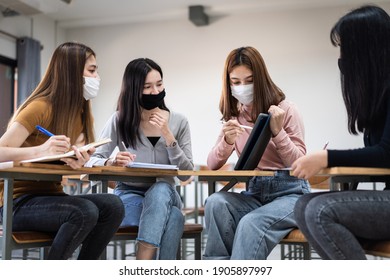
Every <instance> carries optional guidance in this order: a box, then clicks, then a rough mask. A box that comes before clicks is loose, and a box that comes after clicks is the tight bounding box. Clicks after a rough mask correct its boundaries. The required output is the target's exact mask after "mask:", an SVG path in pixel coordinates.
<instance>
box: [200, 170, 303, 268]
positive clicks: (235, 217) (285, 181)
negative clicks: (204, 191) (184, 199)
mask: <svg viewBox="0 0 390 280" xmlns="http://www.w3.org/2000/svg"><path fill="white" fill-rule="evenodd" d="M308 192H310V186H309V184H308V182H307V181H306V180H301V179H297V178H295V177H290V176H289V175H288V173H285V172H278V173H276V175H275V177H254V178H253V179H252V180H251V181H250V182H249V186H248V191H244V192H242V193H234V192H218V193H214V194H213V195H211V196H210V197H208V198H207V200H206V204H205V221H206V230H207V233H208V238H207V244H206V249H205V253H204V259H235V260H243V259H249V260H255V259H258V260H260V259H266V258H267V256H268V255H269V253H270V252H271V251H272V249H273V248H274V247H275V246H276V245H277V244H278V243H279V242H280V240H281V239H283V238H284V237H285V236H286V235H287V234H288V233H289V232H290V231H291V230H292V229H293V228H294V227H296V224H295V220H294V213H293V209H294V205H295V202H296V201H297V200H298V198H299V197H300V196H302V195H303V194H304V193H308Z"/></svg>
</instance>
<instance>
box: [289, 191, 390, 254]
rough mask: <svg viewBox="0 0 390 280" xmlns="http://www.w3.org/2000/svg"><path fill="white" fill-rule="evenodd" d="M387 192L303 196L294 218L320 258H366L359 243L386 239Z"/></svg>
mask: <svg viewBox="0 0 390 280" xmlns="http://www.w3.org/2000/svg"><path fill="white" fill-rule="evenodd" d="M389 217H390V191H359V190H356V191H342V192H321V193H312V194H308V195H304V196H303V197H301V198H300V199H299V200H298V202H297V204H296V206H295V218H296V221H297V224H298V226H299V228H300V230H301V231H302V232H303V234H304V235H305V237H306V238H307V240H308V241H309V243H310V245H311V246H313V248H314V249H315V250H316V252H317V253H318V254H319V255H320V256H321V257H322V258H323V259H344V260H345V259H348V260H359V259H360V260H361V259H366V255H365V252H364V250H363V248H362V247H361V245H360V243H359V241H362V240H367V239H368V240H389V239H390V219H389Z"/></svg>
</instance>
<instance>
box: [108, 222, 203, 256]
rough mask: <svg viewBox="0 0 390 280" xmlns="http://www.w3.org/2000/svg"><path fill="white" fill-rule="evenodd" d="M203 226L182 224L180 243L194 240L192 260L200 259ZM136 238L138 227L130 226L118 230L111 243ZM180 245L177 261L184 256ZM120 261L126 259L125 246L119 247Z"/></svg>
mask: <svg viewBox="0 0 390 280" xmlns="http://www.w3.org/2000/svg"><path fill="white" fill-rule="evenodd" d="M202 231H203V226H202V225H201V224H190V223H186V224H184V232H183V236H182V241H183V240H186V239H194V259H195V260H200V259H202V247H201V236H202ZM137 236H138V227H137V226H130V227H123V228H119V229H118V231H117V233H116V234H115V236H114V238H113V239H112V241H118V240H122V241H126V240H135V239H136V238H137ZM183 251H184V250H183V248H182V244H180V246H179V250H178V252H177V259H184V258H185V257H186V255H184V254H183ZM121 259H122V260H124V259H126V248H125V244H123V246H121Z"/></svg>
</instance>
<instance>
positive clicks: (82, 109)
mask: <svg viewBox="0 0 390 280" xmlns="http://www.w3.org/2000/svg"><path fill="white" fill-rule="evenodd" d="M91 55H92V56H96V54H95V52H94V51H93V50H92V49H91V48H89V47H87V46H85V45H83V44H80V43H74V42H68V43H64V44H62V45H60V46H58V47H57V49H56V50H55V51H54V53H53V56H52V58H51V60H50V62H49V65H48V67H47V69H46V73H45V75H44V76H43V78H42V80H41V82H40V83H39V84H38V86H37V87H36V89H35V90H34V91H33V93H32V94H31V95H30V96H29V97H28V98H27V99H26V101H24V103H23V104H22V105H21V106H20V107H19V108H18V110H17V111H16V113H15V114H14V117H13V118H12V119H11V122H12V121H13V120H14V119H15V117H16V116H17V115H18V114H19V113H20V112H21V111H22V110H23V109H24V108H26V107H27V105H29V104H30V103H31V102H33V101H34V100H38V99H43V100H45V101H47V102H48V103H50V105H51V112H52V114H51V115H52V119H51V124H50V127H48V129H49V130H50V131H51V132H53V133H54V134H61V135H67V136H68V137H70V139H71V143H72V144H74V143H75V142H76V139H77V137H78V136H79V135H77V134H78V132H77V131H74V130H73V124H74V122H75V120H76V119H77V118H78V117H79V116H80V115H81V116H82V123H83V133H84V137H85V138H84V140H85V141H86V143H89V142H92V141H94V138H95V137H94V132H93V117H92V113H91V104H90V103H91V102H90V101H87V100H85V99H84V97H83V83H84V80H83V72H84V67H85V63H86V60H87V59H88V58H89V57H90V56H91ZM11 122H10V123H11Z"/></svg>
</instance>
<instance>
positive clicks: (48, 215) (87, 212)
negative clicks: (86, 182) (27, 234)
mask: <svg viewBox="0 0 390 280" xmlns="http://www.w3.org/2000/svg"><path fill="white" fill-rule="evenodd" d="M1 210H2V209H1ZM1 212H2V211H1ZM123 216H124V207H123V203H122V201H121V200H120V199H119V198H118V197H117V196H116V195H113V194H87V195H76V196H69V195H60V196H30V197H27V198H25V199H22V200H21V201H19V202H17V203H16V204H15V205H14V214H13V230H14V231H25V230H31V231H43V232H53V233H56V235H55V238H54V241H53V244H52V246H51V248H50V250H49V254H48V259H52V260H65V259H68V258H70V257H71V256H72V254H73V252H74V251H75V250H76V248H77V247H78V246H80V245H82V246H81V250H80V253H79V256H78V259H88V260H95V259H98V258H99V257H100V255H101V254H102V252H103V250H104V249H105V247H106V246H107V244H108V243H109V242H110V240H111V238H112V237H113V235H114V234H115V232H116V231H117V229H118V227H119V225H120V223H121V222H122V219H123Z"/></svg>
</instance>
